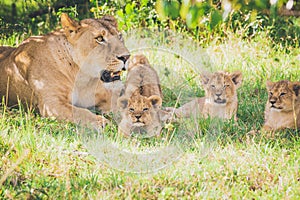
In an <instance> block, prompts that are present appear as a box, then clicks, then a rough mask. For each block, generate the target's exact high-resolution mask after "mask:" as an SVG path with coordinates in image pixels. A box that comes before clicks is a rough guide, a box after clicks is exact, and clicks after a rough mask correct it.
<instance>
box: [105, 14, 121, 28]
mask: <svg viewBox="0 0 300 200" xmlns="http://www.w3.org/2000/svg"><path fill="white" fill-rule="evenodd" d="M101 20H103V21H106V22H108V23H110V25H112V26H114V27H115V28H118V22H117V20H116V18H114V17H113V16H111V15H105V16H103V17H102V18H101Z"/></svg>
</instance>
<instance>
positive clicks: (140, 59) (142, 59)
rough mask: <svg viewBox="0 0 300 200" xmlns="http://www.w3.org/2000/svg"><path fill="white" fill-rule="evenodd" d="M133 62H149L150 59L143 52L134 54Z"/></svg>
mask: <svg viewBox="0 0 300 200" xmlns="http://www.w3.org/2000/svg"><path fill="white" fill-rule="evenodd" d="M132 62H133V63H135V64H138V63H139V64H149V60H148V59H147V57H146V56H144V55H143V54H139V55H135V56H133V59H132Z"/></svg>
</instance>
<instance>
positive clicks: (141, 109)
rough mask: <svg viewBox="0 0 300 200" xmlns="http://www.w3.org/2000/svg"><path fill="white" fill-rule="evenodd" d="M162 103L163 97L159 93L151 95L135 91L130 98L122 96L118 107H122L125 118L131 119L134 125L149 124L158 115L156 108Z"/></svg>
mask: <svg viewBox="0 0 300 200" xmlns="http://www.w3.org/2000/svg"><path fill="white" fill-rule="evenodd" d="M161 105H162V99H161V98H160V97H159V96H157V95H152V96H150V97H145V96H142V95H140V94H138V93H133V94H132V96H131V97H130V98H126V97H120V98H119V99H118V107H119V108H122V112H124V113H123V120H124V117H125V118H126V120H129V121H130V122H131V123H130V124H132V125H133V126H136V127H141V126H145V125H149V124H151V123H152V122H153V119H154V118H155V117H157V115H156V110H157V108H160V107H161Z"/></svg>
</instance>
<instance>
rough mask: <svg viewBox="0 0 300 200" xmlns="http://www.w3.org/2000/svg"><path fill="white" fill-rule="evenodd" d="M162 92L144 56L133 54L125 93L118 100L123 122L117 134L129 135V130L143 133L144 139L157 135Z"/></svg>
mask: <svg viewBox="0 0 300 200" xmlns="http://www.w3.org/2000/svg"><path fill="white" fill-rule="evenodd" d="M161 105H162V91H161V87H160V81H159V78H158V75H157V73H156V71H155V69H154V68H152V67H151V65H150V63H149V61H148V59H147V58H146V57H145V56H144V55H135V56H133V57H132V59H131V60H130V61H129V65H128V74H127V78H126V83H125V92H124V94H123V96H122V97H120V98H119V100H118V107H119V108H120V109H121V115H122V119H121V122H120V124H119V133H121V134H124V135H125V136H129V135H130V134H131V132H132V131H140V130H142V131H144V132H146V133H147V136H153V135H158V134H159V133H160V131H161V128H162V126H161V122H162V121H163V120H164V118H166V117H168V116H164V114H166V115H167V114H168V113H167V112H164V111H162V110H161V109H160V108H161Z"/></svg>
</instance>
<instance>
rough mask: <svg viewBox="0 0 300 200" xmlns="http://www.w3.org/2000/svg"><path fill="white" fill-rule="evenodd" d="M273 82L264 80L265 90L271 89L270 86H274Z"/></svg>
mask: <svg viewBox="0 0 300 200" xmlns="http://www.w3.org/2000/svg"><path fill="white" fill-rule="evenodd" d="M274 84H275V83H274V82H272V81H267V82H266V87H267V90H271V89H272V87H273V86H274Z"/></svg>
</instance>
